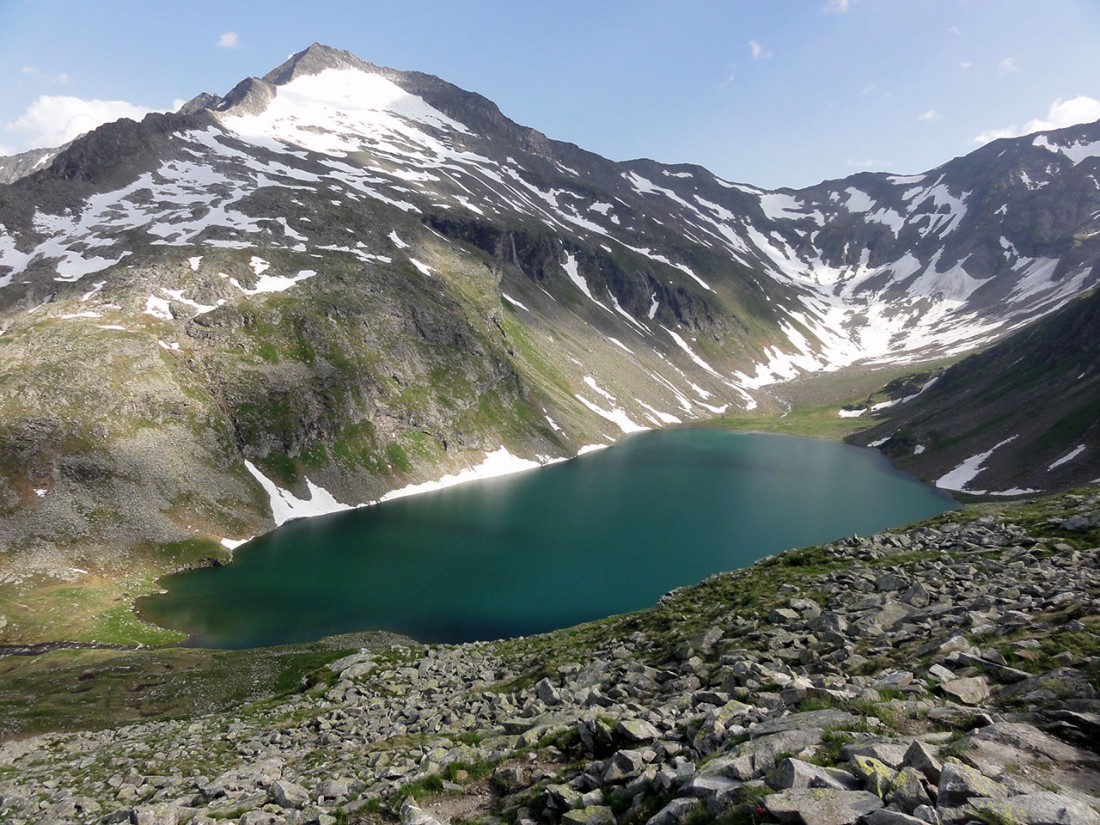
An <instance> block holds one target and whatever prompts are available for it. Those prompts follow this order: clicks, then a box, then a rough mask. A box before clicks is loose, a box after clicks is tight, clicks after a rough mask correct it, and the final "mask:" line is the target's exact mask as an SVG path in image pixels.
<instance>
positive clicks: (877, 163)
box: [846, 158, 893, 169]
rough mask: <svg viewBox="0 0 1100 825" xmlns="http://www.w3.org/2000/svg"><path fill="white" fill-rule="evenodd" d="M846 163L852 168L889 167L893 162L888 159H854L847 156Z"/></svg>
mask: <svg viewBox="0 0 1100 825" xmlns="http://www.w3.org/2000/svg"><path fill="white" fill-rule="evenodd" d="M846 162H847V164H848V165H849V166H850V167H851V168H853V169H889V168H890V167H891V166H893V162H892V161H889V160H874V159H872V158H868V159H867V160H854V159H852V158H848V160H847V161H846Z"/></svg>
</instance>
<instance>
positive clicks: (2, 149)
mask: <svg viewBox="0 0 1100 825" xmlns="http://www.w3.org/2000/svg"><path fill="white" fill-rule="evenodd" d="M15 154H18V153H17V152H16V151H15V150H14V149H12V148H11V147H10V146H0V158H3V157H7V156H8V155H15Z"/></svg>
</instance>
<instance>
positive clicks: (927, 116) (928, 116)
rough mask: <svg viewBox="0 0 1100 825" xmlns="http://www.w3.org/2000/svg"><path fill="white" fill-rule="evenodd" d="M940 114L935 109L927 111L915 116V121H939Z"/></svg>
mask: <svg viewBox="0 0 1100 825" xmlns="http://www.w3.org/2000/svg"><path fill="white" fill-rule="evenodd" d="M939 119H940V113H939V112H937V111H936V110H935V109H929V110H928V111H927V112H921V113H920V114H919V115H917V120H939Z"/></svg>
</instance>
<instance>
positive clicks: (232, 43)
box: [218, 32, 241, 49]
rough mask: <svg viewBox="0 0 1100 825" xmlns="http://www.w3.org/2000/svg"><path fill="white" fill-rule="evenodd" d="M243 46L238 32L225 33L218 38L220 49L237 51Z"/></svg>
mask: <svg viewBox="0 0 1100 825" xmlns="http://www.w3.org/2000/svg"><path fill="white" fill-rule="evenodd" d="M239 45H241V37H240V35H239V34H237V33H236V32H225V33H224V34H222V36H221V37H219V38H218V48H219V49H235V48H237V47H238V46H239Z"/></svg>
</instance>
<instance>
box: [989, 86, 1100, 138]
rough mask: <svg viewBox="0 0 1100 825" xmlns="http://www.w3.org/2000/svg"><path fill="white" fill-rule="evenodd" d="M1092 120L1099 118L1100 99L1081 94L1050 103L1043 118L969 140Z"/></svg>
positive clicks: (1046, 129) (1042, 130) (1029, 131)
mask: <svg viewBox="0 0 1100 825" xmlns="http://www.w3.org/2000/svg"><path fill="white" fill-rule="evenodd" d="M1094 120H1100V100H1096V99H1095V98H1091V97H1085V96H1084V95H1081V96H1080V97H1075V98H1072V99H1071V100H1056V101H1054V102H1053V103H1052V104H1050V108H1049V109H1048V110H1047V115H1046V117H1045V118H1035V119H1034V120H1029V121H1028V122H1027V123H1025V124H1024V125H1023V126H1015V125H1013V126H1006V127H1004V128H1002V129H990V130H989V131H988V132H982V133H981V134H980V135H978V136H977V137H974V138H971V141H970V142H971V143H977V144H984V143H989V142H990V141H991V140H997V139H998V138H1006V137H1019V136H1020V135H1030V134H1031V133H1032V132H1049V131H1050V130H1051V129H1063V128H1065V127H1066V126H1076V125H1077V124H1078V123H1092V122H1093V121H1094Z"/></svg>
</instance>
